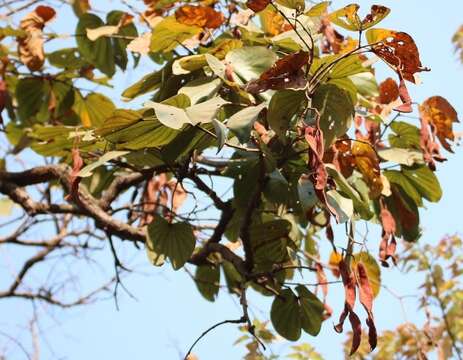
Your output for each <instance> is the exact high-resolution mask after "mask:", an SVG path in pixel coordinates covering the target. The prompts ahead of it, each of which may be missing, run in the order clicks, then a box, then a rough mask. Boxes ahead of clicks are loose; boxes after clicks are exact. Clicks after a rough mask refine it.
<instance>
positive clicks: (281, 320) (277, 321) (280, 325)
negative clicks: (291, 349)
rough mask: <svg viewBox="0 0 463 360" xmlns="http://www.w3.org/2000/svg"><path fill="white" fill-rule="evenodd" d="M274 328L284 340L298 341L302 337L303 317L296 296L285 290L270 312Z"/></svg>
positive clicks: (276, 298) (277, 297)
mask: <svg viewBox="0 0 463 360" xmlns="http://www.w3.org/2000/svg"><path fill="white" fill-rule="evenodd" d="M270 318H271V320H272V324H273V327H274V328H275V330H276V331H277V333H278V334H280V335H281V336H283V337H284V338H286V339H288V340H291V341H296V340H299V338H300V337H301V316H300V309H299V304H298V301H297V297H296V295H294V293H293V292H292V290H291V289H284V290H282V291H281V293H280V295H278V296H276V297H275V299H274V300H273V303H272V308H271V310H270Z"/></svg>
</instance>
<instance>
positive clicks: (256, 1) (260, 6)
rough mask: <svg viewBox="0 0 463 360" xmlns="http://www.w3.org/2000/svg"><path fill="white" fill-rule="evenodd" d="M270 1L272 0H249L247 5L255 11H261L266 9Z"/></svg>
mask: <svg viewBox="0 0 463 360" xmlns="http://www.w3.org/2000/svg"><path fill="white" fill-rule="evenodd" d="M270 2H271V1H270V0H249V1H248V2H247V3H246V6H247V7H248V8H250V9H251V10H252V11H254V12H259V11H262V10H264V9H265V8H266V7H267V5H268V4H270Z"/></svg>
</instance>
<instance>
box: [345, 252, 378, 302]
mask: <svg viewBox="0 0 463 360" xmlns="http://www.w3.org/2000/svg"><path fill="white" fill-rule="evenodd" d="M360 263H361V264H362V265H363V267H364V268H365V270H366V273H367V276H368V279H369V282H370V285H371V289H372V291H373V296H374V297H377V296H378V295H379V292H380V290H381V268H380V266H379V265H378V262H377V261H376V259H375V258H374V257H373V256H372V255H371V254H369V253H367V252H364V251H362V252H359V253H356V254H353V257H352V262H351V268H352V270H356V268H357V267H358V264H360Z"/></svg>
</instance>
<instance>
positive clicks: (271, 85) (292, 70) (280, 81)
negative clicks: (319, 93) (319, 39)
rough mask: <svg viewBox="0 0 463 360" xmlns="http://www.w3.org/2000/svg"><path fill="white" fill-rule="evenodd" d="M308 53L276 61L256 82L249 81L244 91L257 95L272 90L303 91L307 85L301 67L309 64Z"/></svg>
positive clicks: (300, 52)
mask: <svg viewBox="0 0 463 360" xmlns="http://www.w3.org/2000/svg"><path fill="white" fill-rule="evenodd" d="M309 59H310V57H309V53H308V52H305V51H299V52H297V53H295V54H290V55H286V56H285V57H283V58H282V59H280V60H278V61H277V62H276V63H275V64H274V65H273V66H272V67H271V68H270V69H268V70H267V71H265V72H264V73H262V75H261V76H260V77H259V79H257V80H253V81H250V82H249V83H248V84H247V85H246V91H248V92H250V93H253V94H258V93H260V92H263V91H266V90H269V89H273V90H281V89H289V88H291V89H303V88H305V87H306V85H307V79H306V78H305V74H304V71H302V67H304V66H305V65H308V63H309Z"/></svg>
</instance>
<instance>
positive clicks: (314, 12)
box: [304, 1, 330, 17]
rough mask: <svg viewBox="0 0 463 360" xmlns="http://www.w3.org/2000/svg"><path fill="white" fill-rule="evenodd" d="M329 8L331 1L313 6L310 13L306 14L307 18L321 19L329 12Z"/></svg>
mask: <svg viewBox="0 0 463 360" xmlns="http://www.w3.org/2000/svg"><path fill="white" fill-rule="evenodd" d="M328 6H330V1H322V2H320V3H318V4H316V5H314V6H312V7H311V8H310V9H309V11H306V12H305V14H304V15H305V16H309V17H319V16H322V15H323V14H325V12H326V11H327V10H328Z"/></svg>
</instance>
